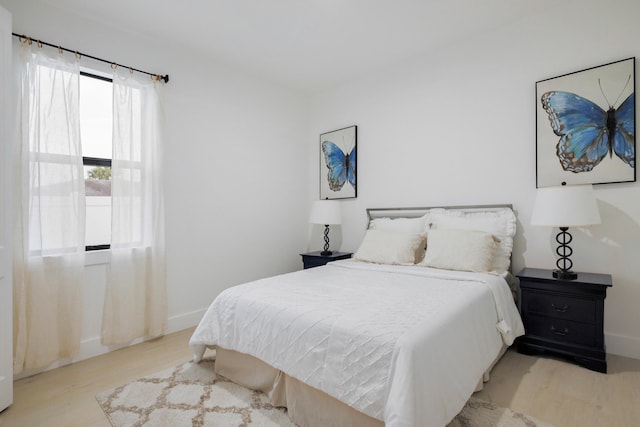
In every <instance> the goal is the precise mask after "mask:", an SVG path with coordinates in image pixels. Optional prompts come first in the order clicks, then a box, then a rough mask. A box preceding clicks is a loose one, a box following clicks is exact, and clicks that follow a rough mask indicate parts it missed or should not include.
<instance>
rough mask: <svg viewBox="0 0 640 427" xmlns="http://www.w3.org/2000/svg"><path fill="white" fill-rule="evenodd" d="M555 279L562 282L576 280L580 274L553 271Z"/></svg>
mask: <svg viewBox="0 0 640 427" xmlns="http://www.w3.org/2000/svg"><path fill="white" fill-rule="evenodd" d="M553 277H555V278H556V279H561V280H576V279H577V278H578V273H576V272H573V271H571V270H553Z"/></svg>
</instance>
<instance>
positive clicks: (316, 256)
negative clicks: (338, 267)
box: [300, 251, 352, 269]
mask: <svg viewBox="0 0 640 427" xmlns="http://www.w3.org/2000/svg"><path fill="white" fill-rule="evenodd" d="M320 252H322V251H317V252H309V253H306V254H300V255H301V256H302V263H303V264H304V268H305V269H306V268H312V267H319V266H321V265H325V264H326V263H328V262H331V261H337V260H339V259H347V258H351V255H352V253H351V252H336V251H333V253H332V254H331V255H322V254H321V253H320Z"/></svg>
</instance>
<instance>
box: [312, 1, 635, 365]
mask: <svg viewBox="0 0 640 427" xmlns="http://www.w3.org/2000/svg"><path fill="white" fill-rule="evenodd" d="M639 18H640V2H638V1H637V0H615V1H607V2H601V1H596V0H588V1H573V2H566V1H565V2H558V3H557V5H556V6H555V7H554V8H553V9H550V10H548V12H546V13H544V14H542V15H540V16H532V17H530V18H529V19H526V20H522V21H518V22H513V24H512V25H510V26H508V27H503V28H500V29H495V30H493V31H492V32H490V33H485V34H478V35H477V36H476V37H474V38H473V39H469V40H467V41H465V42H463V43H458V44H455V45H451V46H447V47H444V48H442V49H440V50H438V51H436V52H431V53H430V54H429V55H425V56H423V57H419V58H414V59H413V60H411V61H407V62H406V63H403V64H398V65H397V66H396V67H393V68H391V69H387V70H382V71H378V72H376V73H375V74H373V75H370V76H363V77H362V78H361V79H360V80H359V81H357V82H353V83H351V84H346V85H344V86H343V87H340V88H339V89H336V90H333V91H331V92H328V93H323V94H320V95H317V96H315V97H314V98H313V100H312V114H311V116H312V120H311V125H310V128H309V137H308V138H307V140H308V141H309V142H308V146H309V154H308V156H309V199H310V200H311V199H314V198H317V197H318V174H319V172H318V150H319V149H318V137H317V135H318V134H320V133H323V132H326V131H329V130H333V129H338V128H341V127H344V126H349V125H352V124H356V125H358V198H357V199H352V200H348V201H344V202H343V205H344V213H345V217H346V218H344V219H343V225H342V239H343V243H342V248H341V249H342V250H346V251H354V250H355V249H357V247H358V245H359V243H360V240H361V239H362V236H363V233H364V228H365V225H366V224H365V221H366V218H365V208H367V207H385V206H387V207H391V206H433V205H452V204H486V203H512V204H513V206H514V208H515V210H516V213H517V215H518V221H519V224H518V235H517V239H516V246H515V252H514V272H517V271H519V270H520V269H521V268H522V267H524V266H528V267H540V268H552V267H554V263H555V260H554V258H553V252H554V250H555V246H556V244H555V242H554V238H555V233H556V232H557V230H552V229H546V228H538V227H535V228H534V227H532V226H530V225H529V220H530V214H531V209H532V203H533V199H534V196H535V186H536V181H535V173H536V172H535V132H536V131H535V110H534V108H535V99H534V98H535V82H536V81H538V80H542V79H546V78H550V77H554V76H558V75H561V74H565V73H569V72H573V71H577V70H581V69H584V68H588V67H592V66H597V65H601V64H605V63H608V62H611V61H615V60H619V59H625V58H629V57H632V56H640V44H638V40H640V27H639V26H638V20H639ZM354 54H357V52H355V53H354ZM595 191H596V197H597V198H598V199H599V207H600V210H601V214H602V221H603V223H602V225H599V226H595V227H591V228H588V229H584V230H579V229H576V230H573V235H574V238H575V240H574V244H573V245H572V246H573V248H574V250H575V254H574V256H573V257H572V259H573V261H574V269H575V270H577V271H585V272H600V273H611V274H612V275H613V288H612V289H610V290H609V293H608V296H607V299H606V303H605V335H606V344H607V350H608V351H609V352H611V353H616V354H621V355H627V356H631V357H635V358H640V310H638V309H637V305H638V301H640V279H639V278H640V262H638V260H639V259H640V183H627V184H607V185H600V186H596V188H595Z"/></svg>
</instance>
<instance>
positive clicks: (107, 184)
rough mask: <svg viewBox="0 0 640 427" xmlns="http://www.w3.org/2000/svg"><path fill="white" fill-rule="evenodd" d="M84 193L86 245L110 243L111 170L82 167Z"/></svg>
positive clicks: (107, 168)
mask: <svg viewBox="0 0 640 427" xmlns="http://www.w3.org/2000/svg"><path fill="white" fill-rule="evenodd" d="M84 184H85V193H86V202H87V208H86V221H87V223H86V236H85V240H86V244H87V246H94V245H108V244H109V243H110V242H111V168H109V167H100V166H90V165H85V166H84Z"/></svg>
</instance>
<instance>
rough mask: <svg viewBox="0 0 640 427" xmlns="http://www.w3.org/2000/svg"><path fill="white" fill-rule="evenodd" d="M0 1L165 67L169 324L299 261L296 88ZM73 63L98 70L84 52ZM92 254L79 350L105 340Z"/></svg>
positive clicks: (99, 275) (301, 188)
mask: <svg viewBox="0 0 640 427" xmlns="http://www.w3.org/2000/svg"><path fill="white" fill-rule="evenodd" d="M0 3H1V4H3V5H4V6H5V7H6V8H7V9H8V10H10V11H11V12H12V13H13V18H14V20H13V31H14V32H16V33H24V34H27V35H30V36H32V37H34V38H41V39H42V40H44V41H47V42H51V43H54V44H61V45H62V46H64V47H67V48H71V49H77V50H78V51H80V52H85V53H87V54H90V55H94V56H97V57H102V58H105V59H108V60H113V61H116V62H119V63H121V64H124V65H130V66H133V67H135V68H139V69H143V70H148V71H151V72H157V73H162V74H169V75H170V81H169V83H168V84H167V85H166V87H165V119H166V138H165V169H166V192H165V197H166V245H167V277H168V296H169V330H170V332H171V331H176V330H179V329H183V328H186V327H189V326H194V325H195V324H196V323H197V322H198V321H199V320H200V318H201V316H202V314H203V313H204V310H205V309H206V307H207V306H208V305H209V303H210V302H211V301H212V300H213V298H214V297H215V296H216V295H217V294H218V293H219V292H220V291H221V290H222V289H224V288H226V287H229V286H231V285H234V284H238V283H242V282H245V281H247V280H251V279H255V278H259V277H264V276H270V275H273V274H276V273H283V272H287V271H292V270H296V269H300V268H301V267H302V262H301V260H300V257H299V255H298V254H299V253H300V252H302V251H304V250H306V245H307V229H308V226H307V223H306V217H307V214H308V206H307V204H306V200H307V186H308V182H307V179H308V176H307V172H306V166H307V162H306V161H305V160H306V149H307V148H306V146H305V144H303V143H301V141H302V140H303V138H304V137H305V136H306V129H307V126H308V123H307V117H308V102H307V98H306V97H303V96H301V95H298V94H296V93H292V92H291V91H289V90H287V89H284V88H281V87H278V86H276V85H274V84H272V83H270V82H268V81H263V80H261V79H259V78H257V77H255V76H251V75H248V74H246V73H245V72H242V71H241V70H234V69H229V68H225V67H224V66H222V65H221V64H218V63H216V62H215V61H214V60H212V59H208V58H204V57H202V56H201V55H200V54H199V53H198V52H194V51H186V50H182V49H181V48H180V47H179V46H172V45H166V44H158V43H156V42H155V41H154V40H151V39H146V38H144V37H142V36H140V35H136V34H127V33H125V32H123V31H121V30H120V29H118V28H111V27H109V26H106V25H103V24H101V23H98V22H94V21H88V20H85V19H84V18H81V17H79V16H76V15H73V14H70V13H69V12H66V11H65V12H62V11H60V10H57V9H55V8H53V7H51V6H50V5H48V4H44V3H41V2H39V1H24V0H0ZM16 46H17V45H16ZM54 52H55V50H54ZM81 64H82V65H86V66H97V67H104V69H105V70H107V71H108V70H109V68H108V66H105V65H100V64H94V63H92V61H90V60H88V59H83V60H82V62H81ZM91 259H92V261H93V262H96V264H94V265H90V266H88V267H87V276H86V277H87V283H86V287H85V293H84V299H85V306H84V313H85V318H84V324H83V326H84V330H83V334H82V339H83V345H82V354H81V357H80V358H84V357H88V356H91V355H94V354H97V353H100V352H103V351H105V350H107V349H106V348H104V347H102V346H101V345H100V344H99V333H100V323H101V316H102V305H103V295H104V288H105V275H106V264H104V263H103V261H104V259H105V258H101V257H100V256H98V257H97V259H96V257H95V256H93V257H91ZM106 259H107V260H108V257H107V258H106ZM185 345H187V343H185Z"/></svg>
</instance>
